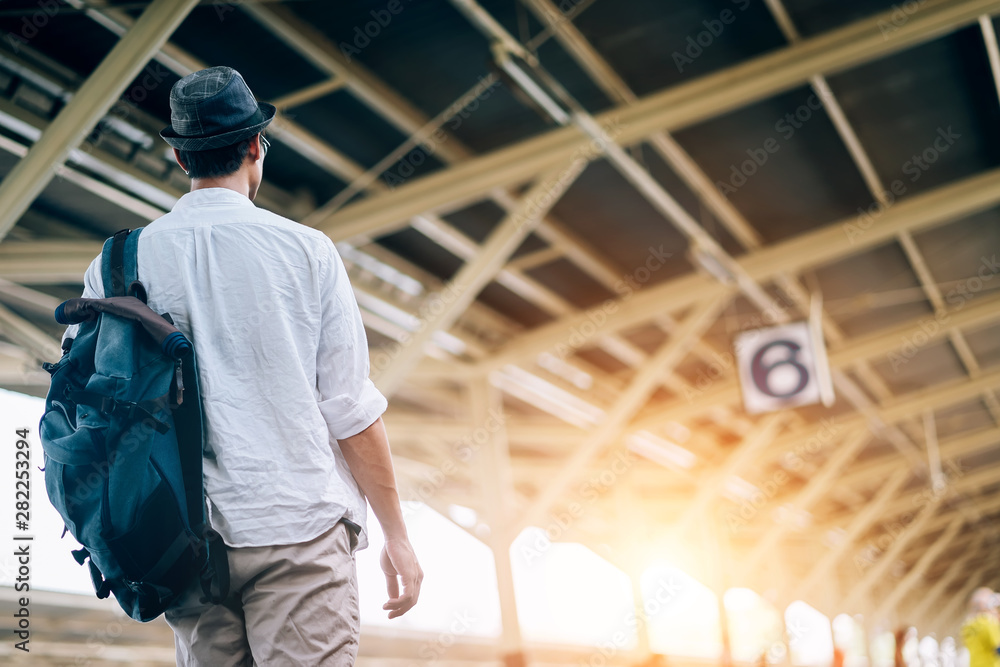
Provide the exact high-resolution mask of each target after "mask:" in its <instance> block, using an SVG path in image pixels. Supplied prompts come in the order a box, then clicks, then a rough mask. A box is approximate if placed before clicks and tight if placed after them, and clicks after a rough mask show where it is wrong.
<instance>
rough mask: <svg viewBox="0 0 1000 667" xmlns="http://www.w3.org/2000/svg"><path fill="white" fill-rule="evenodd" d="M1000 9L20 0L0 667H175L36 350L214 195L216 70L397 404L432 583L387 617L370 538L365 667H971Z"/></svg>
mask: <svg viewBox="0 0 1000 667" xmlns="http://www.w3.org/2000/svg"><path fill="white" fill-rule="evenodd" d="M997 13H1000V1H986V0H906V1H905V2H893V1H891V0H683V1H682V0H614V2H612V1H611V0H450V1H448V0H374V1H369V0H363V1H362V0H354V1H350V2H348V1H342V2H341V1H338V2H327V1H322V0H284V1H277V0H258V1H249V0H248V1H246V2H221V1H219V0H213V1H208V0H205V1H202V2H198V1H197V0H155V1H153V2H144V1H142V2H127V1H111V0H6V1H4V2H2V3H0V174H4V178H3V181H2V182H0V387H3V388H4V389H3V390H0V443H2V445H0V446H2V447H3V450H4V452H6V453H5V455H4V456H5V457H7V458H6V459H5V460H6V461H10V462H11V464H10V468H9V469H11V470H12V469H13V461H14V451H15V442H16V440H17V438H18V436H17V435H16V433H17V431H19V430H21V429H28V430H29V431H30V432H29V434H28V438H27V442H29V443H30V449H31V456H32V465H33V468H32V469H33V473H32V482H31V484H32V492H33V493H32V499H31V508H32V509H31V511H32V514H31V533H32V535H33V536H34V541H33V543H32V549H33V560H32V564H31V575H30V576H31V580H30V584H31V594H30V599H31V628H32V635H31V642H30V649H31V651H30V654H25V653H23V652H22V651H19V650H17V649H16V648H15V647H14V644H15V640H14V637H15V635H13V634H10V635H9V637H10V639H9V640H8V639H7V638H5V639H4V643H3V644H2V645H0V661H3V662H7V661H10V662H11V664H21V663H25V664H27V663H30V664H38V665H114V664H123V663H124V664H134V665H164V664H173V660H174V658H173V648H172V637H171V633H170V631H169V629H168V628H167V627H166V625H165V624H164V623H163V622H162V620H159V621H156V622H153V623H150V624H146V625H140V624H138V623H135V622H133V621H131V620H129V619H128V618H126V617H124V616H123V615H122V614H121V613H119V612H118V611H117V609H118V607H117V605H116V604H115V603H114V601H113V600H98V599H96V598H95V597H94V595H93V592H92V587H91V585H90V581H89V577H88V576H87V574H86V572H85V570H84V568H81V567H79V566H78V565H77V564H76V562H75V561H74V560H73V558H72V556H71V555H70V553H69V552H70V550H71V549H72V548H75V546H76V545H75V544H73V543H72V539H71V538H70V537H66V538H60V533H61V532H62V525H61V521H60V520H59V518H58V515H56V514H55V512H54V510H52V508H51V507H49V505H48V502H47V499H46V498H45V496H44V493H43V487H44V484H43V478H42V474H41V473H40V472H39V471H38V468H39V467H40V466H41V465H42V450H41V445H40V444H39V442H38V439H37V423H38V419H39V418H40V416H41V412H42V409H43V401H42V399H41V398H40V397H43V396H44V395H45V392H46V390H47V388H48V375H47V374H46V373H44V372H42V371H41V370H40V369H39V363H40V362H41V361H54V360H56V359H57V358H58V357H59V356H60V349H59V342H58V340H59V337H60V335H61V329H60V328H59V327H58V326H57V325H55V323H54V321H53V319H52V312H53V310H54V308H55V306H56V305H57V304H58V303H59V302H60V301H62V300H63V299H66V298H71V297H75V296H79V294H80V290H81V287H82V276H83V273H84V270H85V269H86V267H87V266H88V264H89V263H90V261H91V260H92V259H93V258H94V257H95V256H96V255H97V254H99V253H100V249H101V244H102V242H103V240H104V239H105V238H107V237H108V236H109V235H111V234H112V233H114V232H115V231H116V230H118V229H122V228H126V227H128V228H136V227H141V226H143V225H145V224H146V223H148V222H149V221H151V220H153V219H155V218H157V217H158V216H160V215H162V214H163V213H164V212H165V211H168V210H170V208H171V207H172V205H173V203H174V202H175V201H176V200H177V198H178V197H179V196H181V195H182V194H183V193H184V192H185V191H186V190H187V188H188V185H189V183H188V181H187V179H186V178H185V175H184V173H183V172H182V171H181V170H180V169H179V168H178V167H177V165H176V164H175V163H174V162H173V159H172V156H171V155H170V154H169V153H168V149H167V146H166V145H165V144H164V143H163V142H162V141H161V140H160V138H159V137H158V134H157V133H158V131H159V130H160V129H161V128H162V127H164V126H165V125H167V123H168V121H169V105H168V96H169V91H170V88H171V86H172V85H173V83H174V82H175V81H177V80H178V79H179V78H180V77H182V76H184V75H186V74H188V73H190V72H192V71H195V70H197V69H201V68H203V67H207V66H214V65H228V66H231V67H234V68H236V69H237V70H239V71H240V72H241V73H242V74H243V76H244V77H245V79H246V81H247V82H248V84H249V85H250V87H251V88H252V90H253V91H254V93H255V94H256V95H257V96H258V98H259V99H261V100H264V101H269V102H271V103H273V104H275V105H276V106H277V107H278V108H279V111H280V115H279V117H278V118H277V120H276V121H275V122H274V123H273V124H272V125H271V126H270V127H269V128H268V131H267V134H268V138H269V139H270V140H271V142H272V144H273V146H272V148H271V149H270V151H269V152H268V154H267V161H266V168H265V174H264V177H265V182H264V184H263V185H262V187H261V190H260V193H259V195H258V197H257V199H256V204H257V205H258V206H261V207H264V208H267V209H269V210H272V211H275V212H277V213H280V214H282V215H284V216H287V217H289V218H291V219H293V220H296V221H299V222H301V223H302V224H306V225H309V226H312V227H316V228H318V229H320V230H322V231H323V232H325V233H326V234H328V235H329V236H330V237H331V238H332V239H333V240H334V241H335V242H336V244H337V247H338V249H339V251H340V254H341V256H342V258H343V260H344V263H345V265H346V266H347V269H348V273H349V274H350V277H351V280H352V284H353V287H354V291H355V294H356V296H357V300H358V305H359V307H360V309H361V313H362V317H363V319H364V323H365V326H366V329H367V332H368V337H369V344H370V348H371V366H372V377H373V379H374V380H375V382H376V384H377V385H378V386H379V388H380V389H381V390H382V391H383V393H385V394H386V396H387V397H389V399H390V406H389V410H388V412H387V413H386V415H385V421H386V424H387V427H388V430H389V435H390V440H391V442H392V448H393V454H394V459H395V467H396V474H397V477H398V480H399V484H400V487H401V492H402V495H403V498H404V500H405V511H406V520H407V523H408V526H409V531H410V534H411V538H412V540H413V542H414V545H415V548H416V550H417V553H418V555H419V557H420V561H421V564H422V565H423V567H424V569H425V571H426V579H425V581H424V584H423V590H422V596H421V600H420V603H419V605H418V606H417V607H416V608H415V609H414V610H413V611H412V612H410V613H409V614H407V615H406V616H404V617H402V618H399V619H394V620H392V621H389V620H388V619H386V617H385V612H383V611H382V610H381V605H382V603H383V602H384V597H385V591H384V582H383V577H382V575H381V572H380V571H379V569H378V562H377V561H378V558H377V554H378V550H379V548H380V546H381V540H382V538H381V535H380V534H379V532H378V524H377V522H375V521H374V520H370V521H369V529H370V531H371V543H372V544H371V547H370V548H369V549H368V550H365V551H362V552H359V553H358V555H357V567H358V573H359V579H360V585H361V604H362V614H361V616H362V627H363V629H362V638H361V649H360V654H359V659H358V664H359V665H366V666H376V665H378V666H382V665H385V666H396V665H400V666H402V665H425V664H440V665H505V666H507V667H516V666H520V665H581V666H583V665H587V666H591V667H603V666H605V665H636V666H638V665H644V666H647V667H654V666H662V665H710V664H711V665H716V664H718V665H731V664H748V665H749V664H756V665H764V664H768V665H802V666H824V667H825V666H827V665H837V666H838V667H839V665H848V666H849V667H861V666H868V665H871V666H889V665H901V664H905V665H909V666H915V665H922V666H929V665H941V666H942V667H944V666H951V665H962V664H968V663H969V654H968V652H967V651H966V649H965V648H964V647H963V639H962V633H961V628H962V626H963V623H964V622H965V621H966V620H967V618H968V616H967V614H968V609H967V603H968V601H969V598H970V595H971V593H972V592H973V591H974V590H975V589H977V588H978V587H984V586H985V587H994V588H995V587H997V586H1000V559H998V558H997V556H996V551H997V547H998V541H1000V531H998V526H997V517H998V513H1000V467H998V466H997V464H998V463H1000V401H998V397H997V391H998V390H1000V294H998V293H997V290H998V288H1000V278H997V277H996V276H997V273H1000V263H998V259H997V254H998V251H1000V209H998V207H1000V170H998V167H1000V95H998V84H1000V50H998V46H997V37H996V32H995V21H994V19H993V15H994V14H997ZM133 28H134V30H133ZM129 35H132V37H131V38H130V37H129ZM267 313H268V304H267V303H262V304H261V305H260V310H259V312H255V313H249V314H248V323H249V325H250V326H252V325H253V321H254V318H265V317H267ZM234 344H238V341H234ZM7 466H8V464H7V463H4V464H3V467H4V469H8V467H7ZM0 496H2V497H3V498H6V499H10V502H6V501H5V502H4V503H3V504H2V506H3V508H4V509H3V512H4V514H3V515H2V516H3V518H2V519H0V521H2V526H3V527H2V528H0V539H3V540H4V545H0V553H3V554H4V555H3V556H0V610H2V616H3V617H4V618H5V619H7V620H5V621H4V622H3V623H2V624H0V627H2V628H7V627H8V626H10V627H13V623H11V621H10V619H11V618H12V616H11V614H13V613H14V612H15V611H16V610H17V609H18V608H19V601H18V599H19V597H20V596H21V593H19V592H18V591H17V590H15V589H14V585H15V584H16V583H17V577H18V576H19V575H18V564H17V562H16V559H15V558H14V557H13V556H12V554H13V546H12V545H13V544H14V542H13V541H12V540H13V536H14V530H13V526H14V525H15V520H14V501H13V499H14V480H13V478H12V475H10V474H4V475H3V476H2V478H0ZM8 527H10V528H8ZM8 546H10V548H8ZM989 613H992V614H994V616H995V610H994V611H992V612H989ZM993 622H995V618H994V621H993ZM5 637H6V636H5ZM973 667H979V666H978V665H973Z"/></svg>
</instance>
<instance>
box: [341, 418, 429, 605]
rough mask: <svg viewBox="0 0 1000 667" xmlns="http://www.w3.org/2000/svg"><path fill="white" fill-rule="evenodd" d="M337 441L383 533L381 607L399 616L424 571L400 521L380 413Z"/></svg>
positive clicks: (413, 595)
mask: <svg viewBox="0 0 1000 667" xmlns="http://www.w3.org/2000/svg"><path fill="white" fill-rule="evenodd" d="M337 442H339V443H340V451H341V452H343V454H344V459H345V460H346V461H347V465H348V466H349V467H350V468H351V473H352V474H353V475H354V479H355V480H357V482H358V486H359V487H360V488H361V492H362V493H364V494H365V497H366V498H368V503H369V504H370V505H371V506H372V511H373V512H374V513H375V517H376V518H377V519H378V522H379V524H380V525H381V526H382V532H383V533H384V534H385V547H384V548H383V549H382V554H381V555H380V557H379V562H380V564H381V566H382V572H384V573H385V580H386V589H387V590H388V592H389V601H388V602H386V603H385V604H384V605H382V608H383V609H387V610H388V611H389V618H396V617H397V616H402V615H403V614H405V613H406V612H407V611H409V610H410V609H411V608H412V607H413V605H415V604H416V603H417V597H418V596H419V595H420V582H421V581H423V578H424V573H423V570H421V569H420V564H419V563H417V556H416V554H414V553H413V547H412V546H410V539H409V537H407V534H406V525H405V524H404V523H403V511H402V509H401V508H400V506H399V494H398V493H397V491H396V477H395V475H394V473H393V471H392V458H391V456H390V454H389V438H388V436H387V435H386V432H385V425H384V424H383V423H382V418H381V417H379V418H378V419H377V420H375V423H373V424H372V425H371V426H369V427H368V428H366V429H365V430H363V431H361V433H358V434H357V435H352V436H350V437H349V438H344V439H343V440H338V441H337ZM400 583H402V594H400Z"/></svg>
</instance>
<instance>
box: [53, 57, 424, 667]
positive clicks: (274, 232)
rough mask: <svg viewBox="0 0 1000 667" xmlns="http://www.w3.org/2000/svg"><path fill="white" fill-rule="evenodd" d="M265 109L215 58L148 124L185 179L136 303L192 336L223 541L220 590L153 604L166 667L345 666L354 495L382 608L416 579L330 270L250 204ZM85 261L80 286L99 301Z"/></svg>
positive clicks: (351, 625) (353, 643) (351, 647)
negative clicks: (165, 627)
mask: <svg viewBox="0 0 1000 667" xmlns="http://www.w3.org/2000/svg"><path fill="white" fill-rule="evenodd" d="M274 114H275V108H274V107H273V106H272V105H270V104H265V103H257V102H256V101H255V99H254V97H253V94H252V93H251V92H250V89H249V88H248V87H247V84H246V83H245V82H244V80H243V77H241V76H240V74H239V73H238V72H236V71H235V70H233V69H231V68H229V67H212V68H209V69H205V70H201V71H199V72H195V73H193V74H190V75H188V76H186V77H184V78H183V79H181V80H180V81H178V82H177V83H176V84H175V85H174V87H173V89H172V90H171V93H170V122H171V124H170V126H169V127H167V128H165V129H164V130H163V131H162V132H161V133H160V134H161V136H162V137H163V139H164V140H165V141H166V142H167V143H168V144H170V145H171V146H172V147H173V149H174V156H175V158H176V160H177V162H178V164H180V166H181V168H182V169H184V171H185V172H186V173H187V174H188V175H189V176H190V177H191V191H190V192H189V193H187V194H185V195H184V196H183V197H181V198H180V200H178V202H177V204H176V205H175V206H174V208H173V210H172V211H171V212H170V213H168V214H166V215H164V216H163V217H161V218H159V219H158V220H155V221H154V222H152V223H151V224H150V225H149V226H147V227H146V228H145V230H144V231H143V233H142V236H141V237H140V240H139V247H138V274H139V279H140V280H141V281H142V282H143V284H144V285H145V287H146V289H147V291H148V293H149V306H150V307H151V308H152V309H153V310H155V311H156V312H158V313H170V314H171V316H172V317H173V319H174V322H175V324H176V326H177V327H178V329H180V330H181V331H183V332H184V333H185V334H187V335H188V336H189V337H190V338H191V340H192V341H193V342H194V346H195V350H196V353H197V357H198V364H199V380H200V383H201V388H202V398H203V404H204V413H205V423H206V432H207V434H206V441H207V448H208V449H209V450H210V452H211V454H210V455H209V456H207V457H206V459H205V462H204V470H205V489H206V495H207V497H208V509H209V515H210V520H211V523H212V527H213V528H215V529H216V530H217V531H218V532H219V533H220V534H221V535H222V537H223V539H224V540H225V542H226V544H227V545H228V547H230V548H229V550H228V552H229V553H228V556H229V564H230V574H231V592H230V595H229V598H228V599H227V600H226V601H225V602H224V603H223V604H220V605H212V604H208V603H202V602H201V601H200V598H201V591H200V587H199V586H198V584H197V582H192V586H191V589H190V590H189V591H188V592H187V593H186V594H185V596H184V597H182V599H181V600H180V601H179V602H178V603H177V604H176V605H175V606H174V607H173V608H171V609H170V610H168V611H167V613H166V619H167V622H168V623H169V625H170V627H171V628H172V629H173V631H174V635H175V640H176V642H175V643H176V647H177V662H178V664H179V665H208V666H211V667H218V666H222V665H248V664H258V665H337V666H340V665H349V664H352V663H353V662H354V659H355V656H356V655H357V649H358V635H359V633H360V621H359V617H358V597H357V579H356V573H355V568H354V550H355V549H357V548H364V547H365V546H367V537H366V533H365V528H364V527H365V516H366V507H365V497H367V499H368V502H369V503H371V506H372V510H373V512H374V514H375V516H376V517H377V518H378V521H379V523H380V524H381V526H382V529H383V532H384V533H385V537H386V543H385V548H384V549H383V551H382V554H381V557H380V562H381V566H382V569H383V571H384V572H385V574H386V581H387V589H388V593H389V598H390V599H389V601H388V602H386V603H385V605H384V606H383V609H386V610H388V611H389V618H395V617H397V616H400V615H402V614H404V613H405V612H406V611H408V610H409V609H410V608H411V607H412V606H413V605H414V604H415V603H416V601H417V596H418V594H419V590H420V582H421V579H422V578H423V573H422V571H421V569H420V566H419V564H418V563H417V559H416V556H415V555H414V553H413V549H412V547H411V546H410V542H409V539H408V537H407V533H406V527H405V526H404V524H403V518H402V512H401V510H400V506H399V497H398V494H397V492H396V486H395V479H394V476H393V470H392V462H391V459H390V456H389V445H388V440H387V438H386V433H385V429H384V427H383V424H382V420H381V414H382V412H383V411H384V410H385V407H386V400H385V398H383V397H382V395H381V394H380V393H379V392H378V390H377V389H376V388H375V386H374V385H373V384H372V383H371V381H370V380H369V379H368V371H369V367H368V346H367V341H366V338H365V332H364V327H363V325H362V323H361V316H360V313H359V311H358V307H357V303H356V301H355V299H354V294H353V292H352V290H351V287H350V284H349V282H348V278H347V273H346V271H345V270H344V265H343V263H342V262H341V260H340V257H339V255H338V254H337V250H336V248H335V247H334V245H333V243H332V242H331V241H330V239H329V238H328V237H327V236H325V235H324V234H322V233H321V232H318V231H316V230H314V229H310V228H308V227H304V226H302V225H300V224H298V223H295V222H292V221H291V220H287V219H285V218H283V217H281V216H278V215H275V214H274V213H270V212H268V211H264V210H262V209H258V208H257V207H255V206H254V205H253V203H252V200H253V199H254V197H255V195H256V194H257V189H258V187H259V186H260V183H261V180H262V175H263V163H264V157H265V155H266V153H267V148H268V141H267V139H266V138H265V136H264V130H265V128H266V127H267V125H268V124H269V123H270V122H271V120H272V119H273V118H274ZM99 260H100V258H98V259H97V260H95V261H94V263H93V264H91V266H90V268H89V269H88V271H87V274H86V276H85V289H84V296H87V297H102V296H104V295H103V288H102V283H101V276H100V261H99ZM67 335H72V332H67Z"/></svg>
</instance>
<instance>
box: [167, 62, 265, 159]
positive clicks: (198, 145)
mask: <svg viewBox="0 0 1000 667" xmlns="http://www.w3.org/2000/svg"><path fill="white" fill-rule="evenodd" d="M274 113H275V108H274V105H271V104H268V103H266V102H257V100H256V99H255V98H254V96H253V93H251V92H250V87H249V86H247V84H246V81H244V80H243V77H242V76H240V73H239V72H237V71H236V70H234V69H233V68H232V67H209V68H208V69H203V70H200V71H198V72H192V73H191V74H188V75H187V76H186V77H184V78H183V79H181V80H180V81H178V82H177V83H175V84H174V87H173V88H171V89H170V125H169V126H167V127H165V128H163V129H162V130H160V136H161V137H163V140H164V141H166V142H167V143H168V144H170V145H171V146H173V147H174V148H176V149H178V150H182V151H207V150H210V149H213V148H222V147H223V146H231V145H232V144H235V143H238V142H240V141H242V140H243V139H246V138H247V137H252V136H253V135H255V134H257V133H258V132H260V131H261V130H263V129H264V128H265V127H267V124H268V123H270V122H271V121H272V120H273V119H274Z"/></svg>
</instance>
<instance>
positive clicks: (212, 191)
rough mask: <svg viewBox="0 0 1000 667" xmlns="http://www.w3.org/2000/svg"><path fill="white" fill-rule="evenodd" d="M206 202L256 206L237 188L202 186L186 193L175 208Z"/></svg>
mask: <svg viewBox="0 0 1000 667" xmlns="http://www.w3.org/2000/svg"><path fill="white" fill-rule="evenodd" d="M205 204H235V205H237V206H249V207H251V208H256V207H255V206H254V203H253V202H252V201H250V200H249V199H248V198H246V197H244V196H243V195H241V194H240V193H239V192H236V191H235V190H230V189H229V188H201V189H200V190H194V191H193V192H188V193H186V194H184V195H183V196H182V197H181V198H180V199H178V200H177V203H176V204H174V208H173V210H175V211H176V210H177V209H179V208H186V207H188V206H202V205H205Z"/></svg>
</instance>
